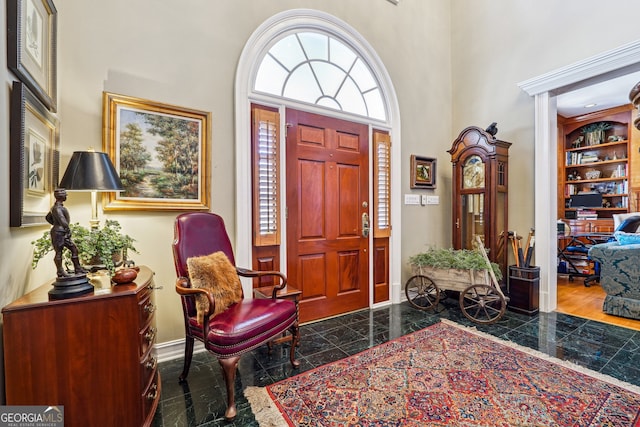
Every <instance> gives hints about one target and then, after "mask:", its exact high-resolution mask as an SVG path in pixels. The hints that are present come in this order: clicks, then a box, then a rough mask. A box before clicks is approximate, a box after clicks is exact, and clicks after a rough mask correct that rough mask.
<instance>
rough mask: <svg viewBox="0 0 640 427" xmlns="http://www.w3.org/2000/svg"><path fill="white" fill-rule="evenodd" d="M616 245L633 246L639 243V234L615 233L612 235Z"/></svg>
mask: <svg viewBox="0 0 640 427" xmlns="http://www.w3.org/2000/svg"><path fill="white" fill-rule="evenodd" d="M613 236H614V237H615V238H616V240H617V241H618V243H620V244H621V245H634V244H637V243H640V234H638V233H625V232H624V231H616V232H615V233H613Z"/></svg>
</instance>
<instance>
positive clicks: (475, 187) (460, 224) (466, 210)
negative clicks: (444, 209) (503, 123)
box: [448, 124, 511, 277]
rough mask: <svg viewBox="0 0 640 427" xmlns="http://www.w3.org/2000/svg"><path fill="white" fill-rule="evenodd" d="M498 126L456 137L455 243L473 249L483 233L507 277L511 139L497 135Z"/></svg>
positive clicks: (469, 130) (453, 149)
mask: <svg viewBox="0 0 640 427" xmlns="http://www.w3.org/2000/svg"><path fill="white" fill-rule="evenodd" d="M496 133H497V128H496V127H495V124H492V126H490V127H489V128H487V130H482V129H481V128H478V127H476V126H470V127H468V128H466V129H464V130H463V131H462V132H461V133H460V135H459V136H458V138H456V140H455V141H453V144H452V145H451V149H450V150H448V153H450V154H451V163H452V164H453V215H454V216H453V220H454V222H453V247H454V249H473V247H474V242H475V240H476V236H480V238H481V239H482V241H483V242H484V246H485V248H487V249H488V255H489V259H490V260H491V261H493V262H496V263H498V264H499V265H500V269H501V270H502V276H503V277H507V274H506V273H507V272H506V269H507V250H506V247H507V242H508V228H507V209H508V203H507V202H508V194H507V188H508V185H507V184H508V170H509V169H508V162H509V147H510V146H511V143H510V142H506V141H500V140H499V139H496V137H495V134H496Z"/></svg>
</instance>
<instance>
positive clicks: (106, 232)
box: [31, 220, 138, 275]
mask: <svg viewBox="0 0 640 427" xmlns="http://www.w3.org/2000/svg"><path fill="white" fill-rule="evenodd" d="M69 228H70V229H71V238H72V239H73V242H74V243H75V244H76V246H77V247H78V254H79V256H80V261H81V262H82V264H83V265H85V266H92V265H101V266H102V265H103V266H104V268H106V269H107V270H109V273H110V274H112V275H113V273H114V271H115V268H116V264H119V263H120V262H121V261H124V260H126V259H127V254H128V252H129V251H132V252H135V253H138V251H137V250H136V248H135V246H134V245H133V243H134V242H135V240H134V239H133V238H132V237H131V236H129V235H128V234H124V233H122V232H121V230H122V226H121V225H120V223H119V222H118V221H115V220H106V221H105V224H104V227H102V228H98V229H88V228H86V227H83V226H81V225H80V224H79V223H74V224H71V225H70V227H69ZM31 244H32V245H33V260H32V263H31V266H32V267H33V268H36V266H37V265H38V262H39V261H40V260H41V259H42V258H44V256H45V255H47V254H48V253H49V252H51V251H53V245H52V244H51V234H50V232H49V231H45V232H44V233H43V235H42V237H40V238H39V239H37V240H35V241H33V242H31ZM70 255H71V254H70V252H69V251H64V253H63V263H64V265H65V267H68V266H69V265H71V258H70Z"/></svg>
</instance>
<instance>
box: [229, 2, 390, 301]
mask: <svg viewBox="0 0 640 427" xmlns="http://www.w3.org/2000/svg"><path fill="white" fill-rule="evenodd" d="M314 29H316V30H320V31H324V32H327V33H330V34H333V35H335V36H336V37H338V38H340V39H341V40H343V41H344V42H346V43H348V44H349V45H350V46H351V47H352V48H353V49H354V50H355V51H356V52H357V53H358V54H359V55H360V56H361V57H362V58H363V60H365V61H366V62H367V64H368V65H369V67H370V68H371V71H372V72H373V74H374V75H375V77H376V79H377V81H378V82H379V84H380V90H381V93H382V97H383V99H384V102H385V106H386V111H387V114H388V117H387V122H386V123H376V127H378V128H381V129H388V130H389V133H390V135H391V140H392V141H393V144H392V146H391V194H392V198H391V212H396V214H395V215H392V218H391V226H392V230H393V232H392V236H391V238H390V240H389V251H390V257H389V280H390V283H391V289H390V291H391V295H390V299H391V302H393V303H398V302H400V298H401V295H402V284H401V283H400V280H401V271H402V268H401V261H402V260H401V248H400V240H401V235H402V228H401V223H400V217H401V215H400V212H401V206H402V205H401V184H400V182H401V179H400V172H401V150H400V147H401V145H402V144H401V138H400V128H401V126H400V108H399V105H398V100H397V96H396V93H395V90H394V87H393V84H392V81H391V78H390V76H389V74H388V73H387V71H386V68H385V67H384V64H383V62H382V61H381V59H380V58H379V57H378V55H377V54H376V52H375V51H374V49H373V48H372V47H371V45H370V44H369V43H368V42H367V41H366V40H365V39H364V37H362V36H361V35H360V34H359V33H358V32H357V31H356V30H355V29H354V28H352V27H351V26H349V25H348V24H347V23H345V22H344V21H342V20H340V19H338V18H336V17H334V16H332V15H329V14H327V13H325V12H321V11H318V10H312V9H293V10H288V11H285V12H282V13H279V14H277V15H274V16H272V17H271V18H269V19H268V20H266V21H265V22H264V23H263V24H262V25H260V27H258V28H257V29H256V31H255V32H254V33H253V34H252V35H251V37H250V38H249V40H247V43H246V45H245V47H244V49H243V51H242V54H241V55H240V60H239V62H238V71H237V73H236V81H235V119H236V121H235V135H236V137H235V149H236V241H235V257H236V261H237V264H238V265H244V266H248V265H251V231H250V230H251V227H250V226H249V225H250V224H251V223H252V215H251V178H250V177H251V105H250V104H251V102H252V101H256V102H263V103H265V102H267V103H270V104H271V105H274V106H279V107H280V109H281V113H284V111H283V108H284V105H285V104H284V103H283V102H285V101H283V100H280V99H271V100H270V99H269V97H265V96H259V95H256V94H253V93H252V87H253V82H254V78H255V73H256V71H257V67H258V66H259V62H258V60H259V59H261V58H262V57H263V56H264V53H265V52H266V51H268V49H269V48H270V47H271V45H272V42H273V40H275V39H279V38H280V36H281V35H282V34H285V33H291V32H292V31H297V30H314ZM267 105H269V104H267ZM286 105H287V106H292V107H295V103H289V102H286ZM304 109H305V110H307V111H311V112H320V113H321V114H324V115H331V116H336V114H335V113H336V112H335V111H333V110H328V109H327V110H324V109H314V108H311V109H310V108H309V107H308V106H305V108H304ZM314 110H315V111H314ZM281 117H282V118H284V115H282V116H281ZM349 119H351V120H353V118H352V117H350V118H349ZM374 122H375V121H374V120H371V123H374ZM283 126H284V123H283ZM281 135H282V136H283V137H284V135H285V133H284V132H282V134H281ZM282 145H284V144H282ZM280 172H281V176H285V173H286V171H285V170H284V168H283V169H282V170H281V171H280ZM369 191H370V194H371V191H372V189H369ZM281 194H284V192H281ZM282 206H284V205H282ZM282 211H284V209H282ZM282 224H286V223H285V222H284V221H283V222H282ZM282 232H283V234H282V235H281V239H282V240H281V241H282V242H286V226H284V227H283V230H282ZM281 248H282V251H283V253H281V255H282V262H281V264H282V265H286V259H285V257H284V256H285V255H286V254H285V253H284V251H285V245H284V244H283V245H281ZM370 256H371V255H370ZM370 266H371V267H370V269H372V268H373V263H370ZM370 273H371V271H370ZM369 276H370V290H372V288H373V274H370V275H369ZM251 286H252V285H251V282H250V281H244V282H243V289H244V293H245V295H247V296H249V295H252V292H251ZM370 294H373V293H372V292H370ZM372 298H373V296H371V301H373V300H372ZM370 305H372V304H370Z"/></svg>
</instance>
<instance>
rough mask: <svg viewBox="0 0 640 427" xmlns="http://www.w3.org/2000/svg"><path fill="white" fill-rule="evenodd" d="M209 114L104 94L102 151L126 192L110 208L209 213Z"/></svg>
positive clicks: (109, 198)
mask: <svg viewBox="0 0 640 427" xmlns="http://www.w3.org/2000/svg"><path fill="white" fill-rule="evenodd" d="M210 122H211V113H208V112H205V111H199V110H194V109H190V108H184V107H177V106H173V105H168V104H163V103H160V102H155V101H149V100H146V99H140V98H134V97H131V96H126V95H119V94H115V93H109V92H103V150H104V151H105V152H106V153H107V154H108V155H109V157H110V158H111V161H112V162H113V164H114V165H115V167H116V170H117V171H118V173H119V175H120V180H121V181H122V184H123V186H124V188H125V190H124V191H122V192H120V193H105V194H104V196H103V205H104V209H105V210H106V211H108V210H160V211H187V210H209V208H210V202H209V194H210V170H209V167H210V161H209V157H210V154H209V150H210V140H211V129H210Z"/></svg>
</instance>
